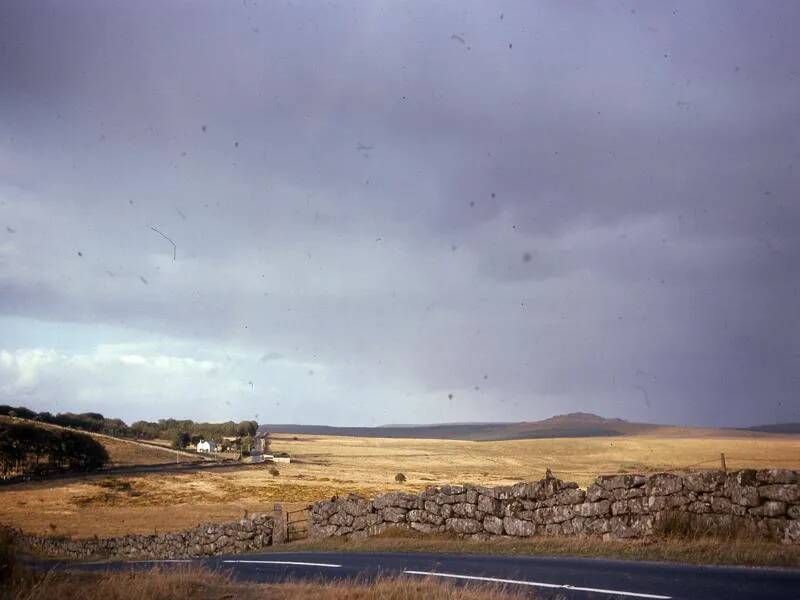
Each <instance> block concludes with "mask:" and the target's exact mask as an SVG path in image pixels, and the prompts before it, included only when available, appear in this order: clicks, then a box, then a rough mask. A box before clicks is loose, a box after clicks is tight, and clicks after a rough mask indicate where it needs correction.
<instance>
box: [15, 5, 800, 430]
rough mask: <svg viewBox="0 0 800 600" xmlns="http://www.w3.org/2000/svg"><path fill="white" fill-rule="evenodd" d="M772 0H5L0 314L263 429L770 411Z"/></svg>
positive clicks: (778, 175)
mask: <svg viewBox="0 0 800 600" xmlns="http://www.w3.org/2000/svg"><path fill="white" fill-rule="evenodd" d="M501 12H502V13H503V14H504V18H503V19H502V20H501V19H500V18H499V14H500V13H501ZM798 12H799V11H798V8H797V7H796V6H795V5H794V4H793V3H772V4H769V5H759V4H736V3H712V4H706V5H702V6H701V5H698V4H697V3H692V2H689V3H675V4H665V3H653V4H648V5H639V4H637V5H630V6H629V5H626V4H616V5H610V4H605V3H598V4H593V5H584V6H581V7H580V8H578V7H571V6H567V5H564V4H561V3H536V4H532V3H509V4H506V5H504V6H503V7H502V9H494V8H490V7H488V6H486V5H485V4H483V3H476V4H469V3H453V4H451V5H446V4H439V5H436V6H429V5H427V4H422V3H419V4H416V3H408V4H392V5H382V6H376V5H375V4H374V3H364V4H354V3H347V4H342V5H325V6H321V5H313V6H312V5H308V6H305V7H304V6H300V7H298V6H292V5H290V4H285V5H278V4H275V3H266V4H264V5H261V4H254V3H251V2H247V3H243V4H242V5H241V6H236V7H233V6H224V5H216V4H213V3H208V4H204V3H200V4H198V3H196V2H192V3H182V2H173V3H169V5H167V6H165V5H163V4H162V5H159V6H156V5H153V6H141V5H136V4H131V3H125V2H123V3H109V2H96V3H92V2H81V3H72V4H70V5H68V6H67V5H62V4H59V3H51V4H42V5H39V6H36V7H32V6H30V5H29V4H28V3H21V2H20V3H13V2H12V3H7V4H5V5H4V7H3V8H2V9H0V13H1V14H2V19H0V40H2V46H0V126H2V131H1V132H0V133H2V136H1V137H0V225H6V227H9V228H11V229H13V230H14V234H11V233H9V232H8V230H7V231H6V232H5V233H3V234H2V235H3V237H2V238H0V290H2V293H0V310H1V311H2V314H3V315H5V316H6V318H7V319H12V318H19V317H25V318H28V319H32V320H36V321H46V322H50V323H52V324H53V327H55V328H57V327H59V326H60V325H59V324H60V323H79V324H80V325H81V327H83V330H82V331H84V333H85V335H87V336H89V334H90V332H91V331H92V330H93V329H92V328H96V327H98V326H100V325H114V326H118V325H119V326H124V327H131V328H135V329H136V330H138V331H141V332H143V333H142V334H141V335H142V336H143V339H144V337H146V336H147V335H149V334H150V333H158V334H163V335H168V336H170V337H171V338H173V339H174V340H176V341H175V344H174V345H173V346H170V347H171V348H172V351H173V352H178V351H179V350H180V351H181V352H186V348H192V347H197V348H200V347H203V348H214V349H216V350H217V351H219V350H220V349H222V348H231V349H233V348H235V349H236V350H237V351H238V352H240V353H242V358H241V359H240V361H239V363H237V364H239V365H240V366H239V367H236V368H241V369H245V368H249V369H252V372H253V373H258V370H259V369H261V368H266V367H264V365H270V368H275V369H284V370H283V371H280V370H278V371H274V372H273V371H270V377H273V378H275V380H281V381H282V382H283V383H281V384H280V385H278V384H275V386H274V387H275V389H274V390H273V391H271V392H262V391H258V392H257V394H261V393H263V394H265V395H263V396H257V399H258V401H259V402H264V403H266V404H267V405H269V406H270V407H272V409H273V410H274V411H275V414H278V415H282V418H280V419H277V420H291V419H295V420H298V419H302V420H305V421H308V420H318V421H331V422H347V421H348V420H349V421H350V422H351V423H352V421H353V419H356V420H359V419H360V420H361V422H362V423H365V424H372V423H374V422H390V421H398V420H399V421H403V422H409V421H413V420H415V418H416V419H417V420H423V421H425V420H437V419H438V420H451V421H452V420H465V419H472V418H476V419H482V420H486V419H497V420H511V419H522V418H538V417H543V416H547V415H549V414H551V413H554V412H566V411H569V410H577V409H581V410H593V411H595V412H599V413H602V414H607V415H620V416H625V417H630V418H636V419H646V420H651V421H678V422H692V423H709V424H743V423H749V422H755V421H772V420H776V419H795V420H796V419H797V418H798V412H797V410H798V409H797V406H796V401H795V400H794V398H795V394H794V390H795V387H796V384H797V380H796V379H795V378H794V376H793V373H795V372H797V367H798V360H800V349H798V348H797V343H796V340H797V339H798V334H800V331H798V329H800V328H799V327H798V322H799V320H798V314H797V308H796V307H797V305H798V303H797V300H798V294H799V293H800V292H799V290H800V281H799V279H800V278H799V277H798V270H797V267H796V265H797V264H798V262H799V259H800V247H798V237H797V234H796V231H797V230H798V227H800V206H799V205H798V203H797V201H796V198H795V195H796V192H797V189H798V183H799V182H798V178H799V176H798V171H797V166H796V165H797V164H798V159H799V158H800V157H799V156H798V143H797V141H798V134H800V114H798V113H799V112H800V111H799V110H798V108H797V107H798V106H800V73H798V70H797V67H796V63H795V61H794V58H793V57H794V56H797V55H799V54H800V41H799V40H798V38H797V37H796V36H795V35H794V33H793V30H792V27H793V23H795V22H796V21H797V17H798V16H800V14H798ZM462 40H463V43H462ZM154 229H156V230H158V232H162V233H163V235H165V236H167V237H168V238H169V239H170V240H172V241H174V243H175V249H174V252H175V255H174V257H175V260H173V247H172V245H171V244H170V243H169V241H168V240H166V239H165V238H164V237H162V236H161V235H159V234H158V233H154V231H153V230H154ZM78 252H80V253H81V254H80V255H78V254H77V253H78ZM145 282H146V285H145ZM18 337H19V336H18ZM76 337H77V338H80V337H81V336H80V334H76ZM53 339H54V340H57V339H59V338H58V337H57V336H56V337H54V338H53ZM108 342H109V343H110V342H113V340H108ZM55 345H57V342H56V341H51V342H49V345H48V344H47V343H43V342H42V341H41V340H38V339H37V340H33V339H31V340H25V339H16V340H15V342H14V345H13V346H12V345H11V343H10V342H9V343H7V345H3V346H2V347H0V349H5V350H6V351H8V352H9V354H8V355H7V357H6V359H5V360H6V363H2V361H0V367H2V365H3V364H6V365H7V368H8V369H9V371H8V373H7V375H6V378H7V379H8V383H7V384H6V385H5V386H4V385H3V381H2V380H1V379H0V390H2V392H3V394H4V395H6V396H9V397H11V396H13V395H14V394H17V393H21V392H20V390H23V389H29V388H25V387H24V385H23V384H20V383H18V382H19V381H29V380H33V379H36V377H38V378H39V380H41V381H43V382H44V383H42V384H41V385H42V386H46V385H47V377H48V376H47V374H46V372H45V371H46V368H49V369H57V367H56V366H53V365H57V364H60V363H59V361H62V362H64V360H66V359H62V358H60V357H59V356H51V355H47V354H41V353H40V354H37V355H35V356H36V357H38V358H36V359H35V360H34V358H31V356H34V355H29V354H26V355H24V356H25V357H27V358H25V360H23V358H20V356H22V355H19V354H13V353H14V352H18V351H19V350H20V349H24V348H32V347H35V348H48V347H53V346H55ZM148 348H149V347H148ZM148 351H152V348H150V350H148ZM125 352H128V350H125ZM143 352H144V351H143ZM209 352H211V351H210V350H209ZM219 354H220V356H221V357H222V358H220V359H219V360H220V361H222V362H221V363H220V364H221V365H222V366H220V365H217V366H214V367H210V366H207V365H206V363H202V364H201V363H194V362H187V361H183V362H178V363H175V364H176V365H177V366H176V367H175V368H176V369H178V370H183V371H181V372H190V373H191V372H195V371H192V369H195V370H196V371H197V372H202V373H204V374H210V375H209V376H217V375H216V374H218V373H222V372H225V368H228V367H226V366H225V365H228V363H229V362H230V363H231V364H234V363H236V360H232V359H231V360H229V359H228V357H229V356H230V351H229V350H224V352H219ZM42 356H44V357H46V360H45V359H43V358H41V357H42ZM94 356H95V359H97V360H99V361H100V362H102V361H107V360H109V359H107V356H106V355H101V356H100V357H99V358H98V357H97V355H94ZM136 356H139V355H138V354H137V355H136ZM125 357H127V358H125ZM265 357H266V360H265ZM118 358H119V357H118ZM26 360H27V361H28V362H26ZM37 360H39V361H44V362H45V363H46V364H47V365H49V366H48V367H46V368H45V367H41V368H40V369H39V370H37V368H38V367H37V368H35V367H34V366H31V365H33V364H39V363H37V362H36V361H37ZM86 360H87V361H88V360H89V359H86ZM115 360H116V359H115ZM119 360H122V361H123V363H124V364H126V365H130V364H133V363H136V364H137V365H139V364H140V363H142V364H145V365H151V364H152V365H159V364H162V363H159V362H158V361H157V360H155V359H153V361H149V362H148V360H149V359H148V360H144V359H141V358H135V359H134V358H131V357H130V356H128V354H125V355H124V356H123V358H122V359H119ZM209 360H211V359H209ZM48 361H49V362H48ZM125 361H127V362H125ZM131 361H133V363H132V362H131ZM136 361H139V362H136ZM248 361H251V362H252V365H251V366H249V367H247V365H248V364H250V363H248ZM212 362H213V361H212ZM42 364H44V363H42ZM65 364H67V366H63V365H62V368H64V369H69V368H72V369H73V370H74V369H77V368H78V367H75V366H74V365H75V362H74V360H73V362H71V363H70V362H68V361H67V363H65ZM80 364H81V365H83V363H80ZM102 364H107V363H106V362H102ZM169 364H173V363H169ZM9 365H13V367H12V366H9ZM69 365H72V366H69ZM198 365H199V366H198ZM259 365H261V367H260V366H259ZM309 365H313V366H309ZM80 368H84V367H83V366H81V367H80ZM86 368H88V367H86ZM126 368H127V367H126ZM137 368H138V367H137ZM154 368H155V367H154ZM159 368H160V367H159ZM230 368H233V367H230ZM26 369H27V371H26ZM125 372H126V373H127V371H125ZM308 372H314V373H315V375H314V376H313V377H311V376H308V375H307V373H308ZM21 373H28V375H26V376H25V377H23V375H21ZM31 373H35V374H36V377H34V375H32V374H31ZM91 373H93V371H92V372H88V374H87V375H86V378H87V379H91V377H92V375H91ZM300 373H302V374H303V377H302V378H301V379H302V380H300V379H298V374H300ZM642 373H645V374H646V375H642ZM2 374H3V371H2V370H0V377H2V376H3V375H2ZM234 374H235V375H236V376H237V377H238V376H239V375H240V374H241V375H242V377H244V373H243V372H242V373H238V372H236V373H234V372H233V371H231V372H228V373H227V376H229V377H233V376H234ZM204 376H205V375H204ZM250 376H251V372H250V371H248V375H247V377H250ZM26 377H27V379H26ZM245 379H246V380H247V378H245ZM120 381H121V383H120V385H122V384H123V383H124V384H125V385H128V386H134V387H135V385H136V380H135V379H133V380H131V379H124V378H121V379H120ZM99 385H100V384H99V383H97V382H95V383H92V381H87V382H86V383H85V386H86V387H93V386H94V387H97V386H99ZM104 385H107V384H104ZM109 385H110V384H109ZM237 385H238V384H236V385H233V387H230V386H229V387H224V386H223V387H215V388H214V392H215V393H217V394H233V396H232V397H231V400H234V401H235V402H234V404H235V405H236V404H237V403H239V405H241V407H242V409H241V410H245V408H244V407H245V406H248V407H249V406H250V404H247V402H250V400H244V399H243V396H241V394H244V393H250V392H249V391H248V390H249V388H250V387H253V388H255V387H256V386H246V387H245V391H244V392H243V391H242V390H241V389H240V388H239V387H237ZM476 388H478V389H476ZM53 389H54V390H56V389H57V388H55V387H54V388H53ZM261 389H263V388H259V390H261ZM643 390H644V391H643ZM453 392H455V393H454V398H455V399H454V400H450V399H449V394H450V393H453ZM52 393H53V394H55V395H58V392H56V391H53V392H52ZM69 393H70V394H72V395H73V396H72V398H66V399H62V400H64V401H66V402H67V403H68V402H69V401H70V399H72V400H73V402H74V403H77V404H81V403H83V404H91V403H92V402H93V400H92V398H93V396H91V395H89V396H87V395H86V394H87V393H88V392H82V391H81V382H80V381H76V383H75V389H74V390H73V391H71V392H69ZM174 393H175V394H176V396H177V399H176V402H177V404H176V410H179V411H180V410H183V411H184V412H187V413H190V412H191V411H192V410H195V409H194V408H193V404H192V402H191V397H192V395H193V394H194V393H195V392H194V389H193V388H192V386H191V382H187V383H186V386H185V387H183V388H181V387H180V386H178V387H177V388H176V390H174ZM253 393H254V394H255V393H256V392H253ZM237 394H239V395H237ZM398 398H402V399H403V401H402V402H398V401H397V400H398ZM222 400H223V399H222V398H220V402H222ZM253 401H254V402H255V401H256V400H253ZM181 402H182V403H183V404H181ZM278 402H280V403H281V404H280V406H278V404H277V403H278ZM92 406H94V405H92ZM311 406H314V407H317V408H315V409H314V410H311V411H309V407H311ZM400 407H402V408H400ZM104 410H106V412H114V410H115V407H114V406H113V405H112V406H111V407H108V408H104ZM142 410H143V411H144V410H145V409H142ZM422 410H424V411H425V412H420V413H419V415H420V416H419V417H415V416H414V414H416V413H415V411H422ZM409 411H410V412H409ZM262 412H263V411H262ZM412 413H413V414H412ZM309 415H313V418H312V417H311V416H309ZM136 416H146V415H144V414H142V415H139V414H137V415H136ZM245 416H248V415H245Z"/></svg>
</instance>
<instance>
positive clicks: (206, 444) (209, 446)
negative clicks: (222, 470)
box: [197, 440, 217, 454]
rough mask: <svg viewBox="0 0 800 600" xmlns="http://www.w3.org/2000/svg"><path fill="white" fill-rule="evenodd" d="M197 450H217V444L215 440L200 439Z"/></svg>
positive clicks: (204, 451) (201, 451)
mask: <svg viewBox="0 0 800 600" xmlns="http://www.w3.org/2000/svg"><path fill="white" fill-rule="evenodd" d="M197 451H198V452H200V453H203V454H208V453H209V452H216V451H217V444H216V442H214V440H208V441H206V440H200V441H199V442H198V443H197Z"/></svg>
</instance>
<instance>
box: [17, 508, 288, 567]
mask: <svg viewBox="0 0 800 600" xmlns="http://www.w3.org/2000/svg"><path fill="white" fill-rule="evenodd" d="M273 525H274V521H273V518H272V517H268V516H265V515H258V514H254V515H251V516H249V517H244V518H242V519H240V520H239V521H235V522H233V523H214V524H208V525H200V526H199V527H195V528H193V529H188V530H186V531H179V532H173V533H161V534H153V535H123V536H119V537H114V538H107V539H99V538H89V539H70V538H59V537H45V536H36V535H30V534H25V533H21V532H19V531H13V532H12V535H13V537H14V542H15V546H16V548H17V549H18V550H19V551H21V552H24V553H32V554H37V555H44V556H51V557H54V558H73V559H75V558H188V557H193V556H213V555H219V554H236V553H241V552H251V551H254V550H260V549H261V548H264V547H266V546H269V545H271V543H272V530H273Z"/></svg>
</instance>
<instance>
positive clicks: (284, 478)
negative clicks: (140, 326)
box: [0, 428, 800, 537]
mask: <svg viewBox="0 0 800 600" xmlns="http://www.w3.org/2000/svg"><path fill="white" fill-rule="evenodd" d="M272 440H273V441H272V447H273V449H274V450H282V451H286V452H288V453H289V454H290V455H291V456H292V460H293V462H292V463H291V464H288V465H285V464H280V465H276V466H277V468H278V469H279V471H280V473H279V474H278V475H277V476H273V475H271V474H270V473H269V471H268V469H269V468H270V466H271V465H252V466H248V465H242V466H234V467H230V468H224V469H213V470H212V469H198V470H196V471H194V472H186V473H147V474H140V475H113V476H112V475H110V474H95V475H91V476H83V477H74V478H68V479H56V480H52V481H42V482H30V483H25V484H17V485H12V486H8V487H2V488H0V523H3V524H7V525H12V526H15V527H20V528H22V529H23V530H25V531H29V532H32V533H39V534H57V535H69V536H91V535H98V536H101V537H103V536H112V535H119V534H122V533H130V532H138V533H147V532H153V531H160V532H161V531H169V530H179V529H184V528H187V527H191V526H194V525H197V524H199V523H203V522H210V521H222V520H229V519H232V518H236V517H239V516H241V515H242V514H243V512H244V511H245V510H247V511H250V512H254V511H258V512H265V511H269V510H271V509H272V507H273V504H274V503H275V502H281V503H283V504H285V505H288V506H289V507H294V506H298V505H303V504H305V503H308V502H311V501H314V500H319V499H323V498H328V497H330V496H332V495H334V494H346V493H348V492H358V493H361V494H364V495H366V496H373V495H375V494H378V493H382V492H385V491H388V490H396V489H402V490H407V491H417V490H421V489H423V488H424V487H425V486H426V485H430V484H441V483H465V482H472V483H481V484H509V483H514V482H517V481H523V480H535V479H539V478H541V477H542V475H543V474H544V472H545V469H547V468H551V469H552V471H553V473H554V474H555V475H556V476H558V477H561V478H562V479H567V480H572V481H577V482H578V483H579V484H580V485H581V486H586V485H587V484H588V483H590V482H591V481H592V480H593V479H594V477H595V476H596V475H597V474H599V473H612V472H640V473H646V472H654V471H662V470H681V469H684V468H686V467H689V466H692V465H694V466H696V467H705V468H710V467H715V466H717V465H718V464H719V455H720V453H721V452H724V453H725V454H726V458H727V464H728V468H734V469H735V468H742V467H753V468H760V467H768V466H775V467H787V468H800V436H788V435H767V434H754V433H746V432H743V433H741V434H738V433H731V432H723V431H714V430H693V429H686V430H679V429H677V428H670V429H669V430H665V432H664V434H659V435H640V436H636V435H631V436H619V437H593V438H562V439H538V440H515V441H503V442H470V441H452V440H419V439H380V438H353V437H333V436H310V435H298V436H292V435H287V434H277V435H275V436H273V438H272ZM120 443H124V442H120ZM153 450H154V451H158V450H156V449H153ZM115 451H116V450H115ZM118 451H119V452H121V453H123V452H124V451H125V449H123V448H122V447H120V448H119V449H118ZM165 454H166V453H165ZM118 456H124V454H120V455H118ZM118 460H122V458H119V459H118ZM131 460H132V461H133V462H136V461H135V460H134V459H131ZM399 472H402V473H404V474H405V475H406V477H407V481H406V482H405V483H403V484H398V483H396V482H395V481H394V477H395V475H396V474H397V473H399Z"/></svg>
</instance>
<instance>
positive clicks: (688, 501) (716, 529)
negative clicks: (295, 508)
mask: <svg viewBox="0 0 800 600" xmlns="http://www.w3.org/2000/svg"><path fill="white" fill-rule="evenodd" d="M676 515H677V517H678V519H679V521H680V523H681V527H682V528H684V529H688V530H689V531H697V532H702V533H711V534H730V533H731V532H736V531H741V532H746V534H747V535H752V536H757V537H761V538H767V539H774V540H779V541H782V542H784V543H787V544H800V477H798V473H797V472H796V471H790V470H786V469H765V470H761V471H756V470H752V469H745V470H742V471H735V472H727V473H726V472H724V471H702V472H693V473H685V474H675V473H656V474H653V475H649V476H645V475H629V474H623V475H601V476H599V477H598V478H597V479H596V480H595V482H594V483H592V484H591V485H590V486H589V487H588V488H587V489H586V490H582V489H580V488H579V487H578V485H577V484H575V483H572V482H564V481H561V480H560V479H556V478H554V477H546V478H544V479H542V480H540V481H535V482H530V483H518V484H516V485H512V486H498V487H483V486H478V485H459V486H454V485H444V486H441V487H435V486H429V487H428V488H426V490H425V491H424V492H421V493H420V494H408V493H402V492H392V493H389V494H384V495H383V496H378V497H377V498H374V499H373V500H368V499H366V498H363V497H361V496H357V495H350V496H348V497H346V498H333V499H331V500H328V501H324V502H318V503H316V504H314V505H313V507H312V509H311V525H310V530H309V534H310V535H311V536H312V537H315V538H325V537H333V536H343V537H351V538H355V539H359V538H364V537H367V536H370V535H376V534H379V533H381V532H383V531H385V530H386V529H387V528H388V527H405V528H409V529H413V530H416V531H420V532H424V533H438V532H445V531H450V532H453V533H455V534H457V535H461V536H465V537H469V536H476V537H484V538H485V537H487V536H498V535H503V536H514V537H529V536H534V535H597V536H603V537H604V538H606V539H625V538H641V537H646V536H650V535H654V534H655V533H657V532H658V531H660V530H666V529H668V528H669V527H670V523H674V522H675V519H676Z"/></svg>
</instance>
